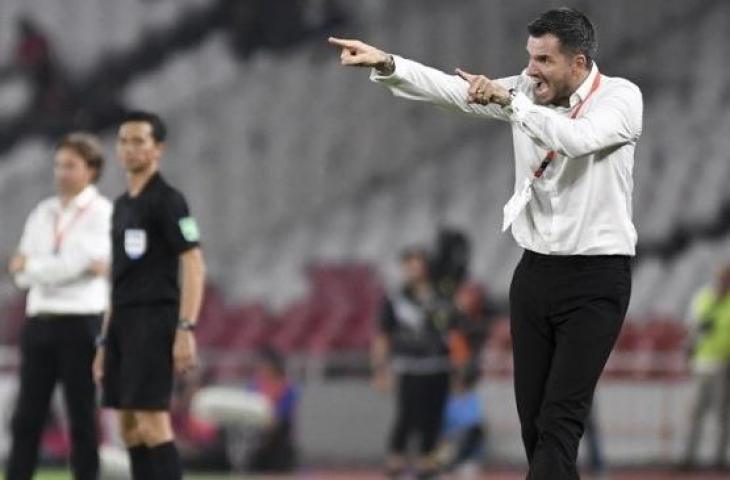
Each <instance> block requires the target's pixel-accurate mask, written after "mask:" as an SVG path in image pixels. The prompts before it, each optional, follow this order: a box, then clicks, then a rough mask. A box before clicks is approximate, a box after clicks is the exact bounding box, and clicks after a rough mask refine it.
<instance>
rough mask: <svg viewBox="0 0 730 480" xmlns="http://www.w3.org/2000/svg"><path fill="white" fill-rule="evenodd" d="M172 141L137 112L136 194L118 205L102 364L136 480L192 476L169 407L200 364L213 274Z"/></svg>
mask: <svg viewBox="0 0 730 480" xmlns="http://www.w3.org/2000/svg"><path fill="white" fill-rule="evenodd" d="M165 137H166V127H165V125H164V123H163V121H162V120H161V119H160V118H159V117H158V116H157V115H155V114H153V113H147V112H133V113H130V114H128V115H127V116H126V117H125V118H124V120H123V121H122V124H121V126H120V128H119V134H118V139H117V154H118V156H119V158H120V160H121V162H122V165H123V166H124V168H125V169H126V171H127V187H128V188H127V192H126V193H124V194H123V195H122V196H120V197H119V198H117V200H116V201H115V203H114V212H113V215H112V295H111V315H110V317H109V320H108V322H107V323H106V324H105V329H104V332H105V333H104V336H103V337H101V338H100V341H99V349H98V352H97V357H96V359H95V361H94V373H95V376H96V378H97V381H100V382H101V384H102V387H103V404H104V406H106V407H110V408H114V409H117V410H119V413H120V418H119V420H120V425H121V432H122V438H123V439H124V442H125V443H126V445H127V447H128V449H129V456H130V460H131V466H132V477H133V478H134V479H135V480H150V479H155V480H167V479H170V480H172V479H179V478H182V467H181V464H180V458H179V455H178V452H177V449H176V447H175V443H174V433H173V431H172V426H171V423H170V413H169V405H170V397H171V393H172V387H173V375H174V373H184V372H186V371H188V370H189V369H191V368H194V367H195V365H196V362H197V352H196V343H195V337H194V336H193V329H194V327H195V322H196V320H197V316H198V313H199V310H200V304H201V300H202V292H203V284H204V277H205V273H204V271H205V267H204V263H203V257H202V254H201V250H200V248H199V244H198V241H199V231H198V227H197V225H196V222H195V220H194V218H193V217H192V216H190V213H189V211H188V206H187V202H186V201H185V198H184V197H183V196H182V194H181V193H180V192H178V191H177V190H175V189H174V188H173V187H171V186H170V185H169V184H168V183H167V182H166V181H165V180H164V179H163V178H162V176H161V175H160V174H159V172H158V170H159V163H160V159H161V157H162V154H163V151H164V142H165Z"/></svg>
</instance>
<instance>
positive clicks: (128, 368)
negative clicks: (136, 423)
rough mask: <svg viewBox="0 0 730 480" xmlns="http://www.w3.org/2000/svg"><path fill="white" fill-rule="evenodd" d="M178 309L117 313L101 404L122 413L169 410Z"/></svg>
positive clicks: (126, 309)
mask: <svg viewBox="0 0 730 480" xmlns="http://www.w3.org/2000/svg"><path fill="white" fill-rule="evenodd" d="M178 315H179V309H178V307H177V306H176V305H140V306H129V307H116V308H114V309H113V310H112V315H111V321H110V323H109V331H108V332H107V340H106V354H105V358H104V379H103V381H102V387H103V395H102V404H103V406H105V407H109V408H115V409H120V410H169V408H170V397H171V396H172V386H173V360H172V347H173V343H174V341H175V332H176V331H177V323H178Z"/></svg>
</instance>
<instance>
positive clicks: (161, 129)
mask: <svg viewBox="0 0 730 480" xmlns="http://www.w3.org/2000/svg"><path fill="white" fill-rule="evenodd" d="M129 122H145V123H149V124H150V126H151V127H152V138H154V139H155V142H157V143H162V142H164V141H165V139H167V126H165V122H164V121H163V120H162V118H160V116H159V115H157V114H156V113H152V112H145V111H143V110H134V111H131V112H127V113H125V114H124V117H122V124H125V123H129Z"/></svg>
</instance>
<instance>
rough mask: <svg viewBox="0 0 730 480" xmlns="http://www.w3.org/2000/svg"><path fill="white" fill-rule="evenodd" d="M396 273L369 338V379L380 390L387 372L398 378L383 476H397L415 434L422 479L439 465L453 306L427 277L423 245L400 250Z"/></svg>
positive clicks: (403, 468) (384, 386)
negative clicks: (398, 284)
mask: <svg viewBox="0 0 730 480" xmlns="http://www.w3.org/2000/svg"><path fill="white" fill-rule="evenodd" d="M401 272H402V277H403V286H402V288H401V289H400V290H399V291H396V292H394V293H392V294H391V295H389V296H388V297H387V298H386V299H385V301H384V303H383V307H382V310H381V316H380V325H379V332H378V333H377V334H376V336H375V338H374V340H373V344H372V353H371V355H372V368H373V372H374V379H373V380H374V384H375V386H376V387H377V388H378V389H380V390H385V389H387V388H389V386H390V384H391V382H392V375H393V374H394V375H395V376H396V377H397V394H396V397H397V398H396V416H395V419H394V423H393V426H392V430H391V433H390V439H389V442H388V458H387V460H386V470H387V473H388V475H389V476H390V477H391V478H394V479H397V478H403V476H404V475H406V474H407V471H408V466H409V462H408V460H407V449H408V446H409V442H410V441H411V440H414V439H418V442H419V444H418V453H419V457H418V461H417V462H416V465H415V470H416V473H417V476H418V478H419V479H424V480H425V479H430V478H436V476H437V471H438V466H439V465H438V459H437V455H436V452H437V446H438V441H439V438H440V434H441V428H442V423H443V414H444V407H445V405H446V399H447V397H448V394H449V382H450V376H449V372H450V370H451V363H450V358H449V345H448V342H449V340H448V336H449V332H450V330H451V329H452V326H453V322H454V311H453V306H452V304H451V302H450V301H449V300H447V299H445V298H443V297H442V296H440V295H439V294H438V292H437V290H436V288H435V287H434V285H433V283H432V281H431V276H430V272H429V255H428V252H427V251H426V250H425V249H421V248H417V247H414V248H408V249H406V250H405V251H404V252H403V253H402V255H401Z"/></svg>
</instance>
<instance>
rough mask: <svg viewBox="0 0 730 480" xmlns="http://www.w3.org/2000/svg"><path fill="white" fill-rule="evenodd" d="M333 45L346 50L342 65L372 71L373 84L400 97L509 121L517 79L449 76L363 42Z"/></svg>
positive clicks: (341, 41)
mask: <svg viewBox="0 0 730 480" xmlns="http://www.w3.org/2000/svg"><path fill="white" fill-rule="evenodd" d="M329 42H330V43H331V44H332V45H335V46H338V47H340V48H342V52H341V54H340V63H341V64H342V65H344V66H354V67H368V68H372V69H373V72H372V74H371V77H370V78H371V80H373V81H374V82H376V83H381V84H383V85H385V86H386V87H388V88H389V89H390V90H391V91H392V92H393V94H394V95H396V96H399V97H403V98H407V99H409V100H415V101H421V102H428V103H432V104H435V105H438V106H441V107H445V108H448V109H451V110H458V111H461V112H464V113H468V114H471V115H476V116H480V117H487V118H497V119H500V120H508V119H509V114H508V112H506V111H505V110H504V109H503V108H502V106H503V105H504V103H505V99H506V96H507V95H508V92H507V91H508V90H509V89H510V88H512V87H513V86H514V84H515V83H516V78H517V77H511V78H506V79H500V80H489V79H488V78H486V77H484V76H481V75H471V74H469V73H466V72H464V71H462V70H459V69H457V71H456V73H457V75H448V74H446V73H444V72H441V71H439V70H436V69H435V68H431V67H427V66H425V65H422V64H420V63H418V62H414V61H412V60H407V59H405V58H401V57H398V56H395V55H391V54H388V53H386V52H384V51H383V50H380V49H378V48H375V47H373V46H371V45H368V44H366V43H363V42H361V41H360V40H346V39H339V38H330V39H329ZM498 94H499V95H498Z"/></svg>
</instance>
